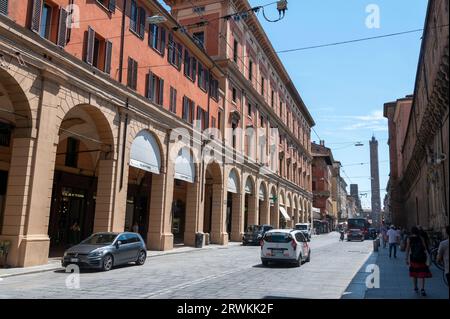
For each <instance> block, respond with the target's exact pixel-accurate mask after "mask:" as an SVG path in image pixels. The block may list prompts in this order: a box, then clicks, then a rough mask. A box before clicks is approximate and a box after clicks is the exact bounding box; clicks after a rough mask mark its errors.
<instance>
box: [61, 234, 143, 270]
mask: <svg viewBox="0 0 450 319" xmlns="http://www.w3.org/2000/svg"><path fill="white" fill-rule="evenodd" d="M146 258H147V248H146V246H145V243H144V240H143V239H142V237H141V235H139V234H137V233H129V232H124V233H95V234H93V235H91V236H89V237H88V238H86V239H85V240H83V241H82V242H81V243H79V244H78V245H75V246H72V247H70V248H69V249H68V250H66V252H65V253H64V257H63V258H62V261H61V263H62V266H63V267H67V266H68V265H70V264H76V265H78V266H79V267H80V268H97V269H101V270H104V271H108V270H111V268H112V267H113V266H117V265H122V264H127V263H129V262H135V263H136V265H143V264H144V263H145V259H146Z"/></svg>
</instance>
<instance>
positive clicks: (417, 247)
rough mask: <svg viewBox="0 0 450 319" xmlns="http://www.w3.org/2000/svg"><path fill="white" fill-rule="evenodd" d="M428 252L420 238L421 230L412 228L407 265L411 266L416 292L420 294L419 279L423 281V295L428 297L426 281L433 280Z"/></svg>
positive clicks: (408, 242) (410, 274)
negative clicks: (427, 279)
mask: <svg viewBox="0 0 450 319" xmlns="http://www.w3.org/2000/svg"><path fill="white" fill-rule="evenodd" d="M428 260H429V258H428V251H427V248H426V243H425V240H424V239H423V238H422V237H421V236H420V231H419V229H418V228H417V227H416V226H414V227H412V228H411V235H410V236H409V237H408V240H407V243H406V264H407V265H409V276H410V277H411V278H412V279H413V284H414V291H415V292H416V293H418V292H419V289H418V287H417V281H418V279H421V290H420V291H421V294H422V296H426V295H427V294H426V292H425V279H426V278H431V277H432V275H431V272H430V269H429V267H428V266H429V265H427V264H428Z"/></svg>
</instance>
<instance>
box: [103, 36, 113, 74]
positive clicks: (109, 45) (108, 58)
mask: <svg viewBox="0 0 450 319" xmlns="http://www.w3.org/2000/svg"><path fill="white" fill-rule="evenodd" d="M105 51H106V52H105V73H108V74H110V73H111V54H112V43H111V42H110V41H106V50H105Z"/></svg>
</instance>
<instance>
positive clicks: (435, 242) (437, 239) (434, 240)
mask: <svg viewBox="0 0 450 319" xmlns="http://www.w3.org/2000/svg"><path fill="white" fill-rule="evenodd" d="M441 239H442V235H441V234H440V233H433V235H432V236H431V237H430V241H431V247H432V248H431V249H430V251H429V254H430V258H431V262H432V263H433V264H434V265H435V266H436V268H438V269H439V270H441V271H444V264H443V263H440V262H438V261H437V255H438V251H439V244H440V243H441ZM444 277H445V274H444Z"/></svg>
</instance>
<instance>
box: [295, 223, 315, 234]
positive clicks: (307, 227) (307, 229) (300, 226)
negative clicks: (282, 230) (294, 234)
mask: <svg viewBox="0 0 450 319" xmlns="http://www.w3.org/2000/svg"><path fill="white" fill-rule="evenodd" d="M295 229H297V230H300V231H302V232H303V233H304V234H306V235H307V236H308V238H311V235H312V228H311V224H310V223H297V224H295Z"/></svg>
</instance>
